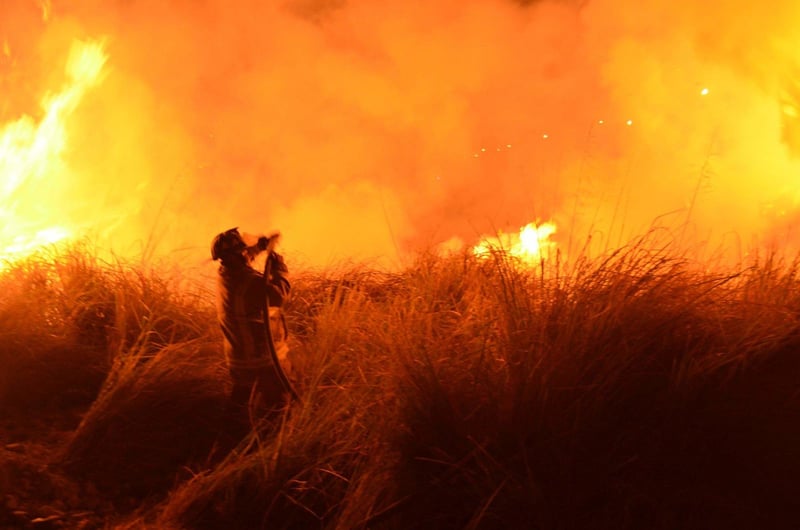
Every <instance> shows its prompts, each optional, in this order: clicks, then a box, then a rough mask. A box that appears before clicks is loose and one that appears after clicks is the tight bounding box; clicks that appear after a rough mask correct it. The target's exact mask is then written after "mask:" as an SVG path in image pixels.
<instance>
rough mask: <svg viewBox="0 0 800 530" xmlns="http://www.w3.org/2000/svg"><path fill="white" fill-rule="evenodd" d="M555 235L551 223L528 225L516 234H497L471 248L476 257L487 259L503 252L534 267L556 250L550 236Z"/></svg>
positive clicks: (553, 224) (554, 226)
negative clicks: (493, 254)
mask: <svg viewBox="0 0 800 530" xmlns="http://www.w3.org/2000/svg"><path fill="white" fill-rule="evenodd" d="M555 233H556V225H555V223H553V222H549V221H548V222H546V223H542V224H537V223H528V224H527V225H525V226H523V227H522V228H520V230H519V233H518V234H505V233H502V232H501V233H498V234H497V236H494V237H484V238H482V239H481V241H480V242H479V243H478V244H477V245H475V246H474V247H473V248H472V252H473V253H474V254H475V255H476V256H478V257H487V256H489V255H491V253H492V252H503V253H505V254H507V255H509V256H513V257H515V258H517V259H519V260H520V261H522V262H523V263H526V264H528V265H534V264H536V263H539V262H541V261H542V260H545V259H548V258H549V257H551V255H552V254H553V252H554V250H555V248H556V242H555V241H552V240H550V236H552V235H553V234H555Z"/></svg>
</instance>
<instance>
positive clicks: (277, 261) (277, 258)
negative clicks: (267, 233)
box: [269, 250, 289, 274]
mask: <svg viewBox="0 0 800 530" xmlns="http://www.w3.org/2000/svg"><path fill="white" fill-rule="evenodd" d="M269 257H270V260H271V261H270V272H271V273H272V274H276V273H277V274H286V273H288V272H289V267H287V266H286V262H285V261H283V256H281V255H280V254H278V253H277V252H275V251H274V250H273V251H272V252H271V253H270V256H269Z"/></svg>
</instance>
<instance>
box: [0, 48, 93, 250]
mask: <svg viewBox="0 0 800 530" xmlns="http://www.w3.org/2000/svg"><path fill="white" fill-rule="evenodd" d="M106 59H107V56H106V54H105V53H104V51H103V44H102V43H100V42H75V43H73V45H72V48H71V49H70V54H69V58H68V60H67V65H66V74H67V79H68V81H67V84H66V85H65V87H64V88H63V89H62V90H61V91H60V92H58V93H56V94H54V95H47V96H45V97H44V98H43V99H42V108H43V110H44V114H43V116H42V118H41V120H40V121H39V122H38V123H37V122H36V121H35V120H34V119H33V118H32V117H30V116H22V117H21V118H19V119H18V120H16V121H13V122H10V123H7V124H5V125H0V260H2V261H8V260H11V259H18V258H21V257H25V256H27V255H29V254H31V253H32V252H34V251H35V250H36V249H38V248H40V247H41V246H43V245H47V244H53V243H57V242H59V241H63V240H65V239H66V238H69V237H72V236H74V235H76V234H75V230H76V228H77V227H73V226H68V225H62V224H58V223H56V222H53V219H57V218H58V211H57V208H58V203H57V202H56V201H57V200H58V197H52V194H53V193H54V191H55V190H54V187H53V186H52V185H53V184H54V183H55V182H56V181H57V179H58V180H60V179H65V178H69V173H70V168H69V167H68V164H67V163H66V162H65V160H64V153H65V150H66V145H67V132H66V131H67V129H66V123H67V120H68V118H69V116H70V115H71V113H72V112H73V111H74V110H75V108H76V107H77V105H78V103H79V102H80V101H81V99H82V98H83V96H84V94H85V93H86V91H87V90H88V89H89V88H91V87H92V86H93V85H95V84H96V83H98V82H99V80H100V74H101V72H102V69H103V65H104V64H105V62H106ZM54 199H55V200H54ZM54 210H55V211H54Z"/></svg>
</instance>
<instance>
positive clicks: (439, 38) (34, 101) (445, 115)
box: [0, 0, 800, 265]
mask: <svg viewBox="0 0 800 530" xmlns="http://www.w3.org/2000/svg"><path fill="white" fill-rule="evenodd" d="M799 24H800V3H797V2H796V1H795V0H777V1H774V2H762V3H755V4H754V3H752V2H745V1H744V0H709V1H705V2H695V1H689V0H646V1H643V2H642V1H634V0H588V1H566V0H562V1H557V0H552V1H539V2H536V1H533V2H519V1H517V2H515V1H512V0H470V1H464V0H427V1H424V2H423V1H419V2H411V1H408V0H382V1H380V2H376V1H374V0H281V1H277V0H276V1H256V0H237V1H235V2H233V1H228V0H70V1H67V0H52V1H35V0H0V44H2V49H0V93H1V94H2V100H0V128H2V127H3V125H2V124H3V123H6V122H13V121H14V120H18V119H20V118H21V117H22V116H24V115H28V116H30V117H32V118H33V119H34V120H35V119H39V117H40V115H41V114H42V112H43V111H42V106H41V101H42V98H43V97H45V96H46V95H47V94H48V93H52V92H55V91H58V90H59V89H60V88H61V87H62V86H63V85H64V83H65V82H66V81H65V73H64V65H65V64H66V62H67V58H68V55H69V50H70V46H71V45H72V43H73V42H75V41H76V40H82V41H87V40H97V39H101V40H102V42H103V44H104V47H105V48H104V49H105V52H106V54H107V57H108V58H107V61H106V63H105V66H104V69H103V72H104V75H103V77H102V80H101V81H100V82H99V83H98V84H97V85H96V86H94V87H93V88H91V89H90V90H88V91H87V93H86V94H85V95H84V96H83V98H82V99H81V101H80V104H79V105H78V106H77V107H76V108H75V109H74V111H73V112H72V113H71V114H70V116H69V121H68V127H67V140H66V148H65V150H64V152H63V159H64V160H63V162H64V166H65V167H67V168H68V171H67V172H66V173H62V174H57V175H52V176H48V177H47V178H45V179H44V180H41V179H40V180H38V181H36V182H35V183H34V182H32V183H31V186H33V185H35V186H37V191H41V194H42V195H43V196H45V197H47V202H46V204H48V205H49V208H48V209H47V211H48V213H46V214H43V213H41V211H38V213H37V215H53V214H57V216H58V218H59V219H60V220H62V221H64V222H67V223H72V224H80V225H82V226H88V227H90V228H93V229H95V230H96V231H99V232H100V233H101V235H102V236H103V237H106V236H107V237H111V238H113V241H114V245H115V249H116V250H117V251H118V252H121V253H123V254H125V253H135V252H140V251H142V249H143V248H146V249H147V250H148V251H154V252H155V253H157V254H171V255H179V256H181V257H184V258H188V259H192V260H198V261H199V260H200V259H206V258H207V257H208V256H207V254H208V245H209V243H210V240H211V238H212V237H213V236H214V234H216V233H217V232H219V231H222V230H225V229H227V228H230V227H232V226H240V227H241V228H242V229H243V230H244V231H247V232H271V231H274V230H280V231H281V232H282V234H283V248H284V251H285V252H287V254H289V255H291V256H292V257H293V258H294V259H295V260H297V261H298V262H301V263H307V264H312V265H325V264H326V263H329V262H332V261H335V260H339V259H342V258H347V257H350V258H358V259H361V258H372V257H381V259H383V260H385V261H387V262H389V263H397V262H398V260H401V259H402V256H403V255H405V254H406V253H407V252H410V251H414V250H415V249H419V248H423V247H426V246H429V245H436V244H440V243H443V242H447V241H450V242H451V243H452V241H453V240H454V239H455V238H458V239H459V240H461V241H463V242H465V243H467V244H472V243H474V242H475V241H476V240H477V239H478V238H479V237H480V236H481V235H482V234H486V233H491V232H493V231H495V230H504V231H514V230H516V229H518V228H519V227H520V226H522V225H524V224H526V223H528V222H531V221H536V220H541V221H546V220H550V219H552V220H553V221H554V222H555V223H556V224H557V225H558V228H559V231H558V233H557V234H556V236H555V238H556V239H557V241H558V243H559V245H560V246H561V247H562V248H563V249H564V250H565V251H567V252H568V253H569V252H573V251H574V249H576V248H577V247H578V246H580V242H581V241H583V240H585V239H586V237H587V236H588V235H589V234H592V235H593V238H594V240H595V241H601V242H602V245H609V244H610V245H616V244H620V243H622V242H624V241H625V240H627V239H628V238H629V237H631V236H632V235H634V234H637V233H641V232H643V231H644V230H646V229H647V227H648V226H650V224H651V223H652V222H653V221H654V220H656V219H658V222H659V223H660V224H666V225H669V226H680V225H681V224H682V223H685V222H686V221H689V224H688V225H687V227H686V229H685V230H682V231H681V233H683V234H684V235H686V234H688V236H687V237H692V238H695V239H696V240H697V241H706V240H709V241H712V242H713V244H714V245H716V244H718V242H720V241H724V242H725V243H726V244H729V245H732V246H733V247H734V250H735V252H743V251H744V250H745V247H746V246H747V245H748V244H749V243H750V242H752V241H754V238H758V240H759V241H766V242H767V243H768V242H770V241H773V240H776V239H777V240H778V241H782V242H786V241H788V240H790V239H791V238H793V237H796V235H795V234H794V232H793V230H792V225H793V223H794V221H795V220H796V219H798V215H797V212H796V205H797V200H798V198H800V194H799V192H800V181H798V178H800V173H799V172H798V169H800V158H795V155H796V154H798V153H800V141H798V140H799V139H800V129H799V130H798V131H797V132H794V131H795V129H796V128H797V127H798V125H797V124H795V120H796V119H797V107H796V105H797V100H796V98H797V97H798V96H800V70H798V64H800V32H797V31H796V28H797V27H798V25H799ZM795 135H797V136H798V137H795ZM793 140H794V142H795V143H794V145H793V143H792V142H793ZM793 150H794V154H793ZM0 177H1V176H0ZM59 179H60V180H59ZM56 181H58V182H56ZM40 210H41V208H40ZM787 238H789V239H787ZM570 246H572V248H571V249H570V248H568V247H570Z"/></svg>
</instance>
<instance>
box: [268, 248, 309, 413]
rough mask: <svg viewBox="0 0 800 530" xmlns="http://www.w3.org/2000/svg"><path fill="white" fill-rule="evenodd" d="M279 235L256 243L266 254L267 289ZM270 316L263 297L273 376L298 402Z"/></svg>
mask: <svg viewBox="0 0 800 530" xmlns="http://www.w3.org/2000/svg"><path fill="white" fill-rule="evenodd" d="M279 236H280V234H279V233H275V234H273V235H271V236H270V237H268V238H261V239H259V242H258V248H259V250H264V251H266V253H267V259H266V262H265V263H264V282H266V284H267V289H269V284H270V278H271V276H272V274H271V272H272V260H273V252H274V251H275V246H276V245H277V244H278V238H279ZM264 239H266V244H264V243H263V240H264ZM270 322H271V319H270V314H269V296H265V297H264V331H265V332H266V334H267V349H268V350H269V355H270V358H271V359H272V366H273V367H274V369H275V375H276V376H277V377H278V380H279V381H280V383H281V385H282V386H283V389H284V391H285V392H286V393H287V394H289V395H290V396H291V398H292V399H293V400H295V401H299V399H300V397H299V396H298V395H297V392H296V391H295V389H294V387H293V386H292V383H291V381H289V378H288V377H286V372H284V371H283V367H282V366H281V363H280V359H279V358H278V350H277V348H276V347H275V338H274V337H273V336H272V327H271V326H270Z"/></svg>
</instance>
